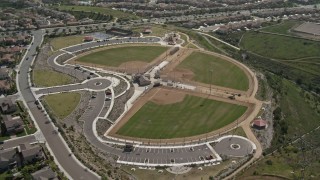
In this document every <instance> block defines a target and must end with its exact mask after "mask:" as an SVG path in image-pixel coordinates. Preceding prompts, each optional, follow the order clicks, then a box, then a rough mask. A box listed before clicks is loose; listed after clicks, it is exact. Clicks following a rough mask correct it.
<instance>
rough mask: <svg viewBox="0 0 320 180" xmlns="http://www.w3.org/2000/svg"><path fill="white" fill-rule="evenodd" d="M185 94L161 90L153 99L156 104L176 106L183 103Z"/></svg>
mask: <svg viewBox="0 0 320 180" xmlns="http://www.w3.org/2000/svg"><path fill="white" fill-rule="evenodd" d="M185 95H186V94H185V93H183V92H179V91H173V90H169V89H161V90H160V91H158V92H157V93H156V94H155V95H154V96H153V97H152V99H151V101H152V102H154V103H156V104H164V105H165V104H174V103H178V102H181V101H183V99H184V97H185Z"/></svg>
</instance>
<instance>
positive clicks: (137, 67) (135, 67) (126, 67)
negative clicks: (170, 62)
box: [66, 44, 171, 74]
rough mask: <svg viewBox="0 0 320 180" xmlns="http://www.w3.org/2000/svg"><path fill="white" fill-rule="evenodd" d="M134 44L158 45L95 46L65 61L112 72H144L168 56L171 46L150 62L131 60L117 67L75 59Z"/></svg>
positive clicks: (130, 45) (129, 45)
mask: <svg viewBox="0 0 320 180" xmlns="http://www.w3.org/2000/svg"><path fill="white" fill-rule="evenodd" d="M135 46H160V45H159V44H122V45H112V46H106V47H102V48H97V49H93V50H91V51H87V52H84V53H81V54H79V55H77V57H76V58H72V59H70V60H68V61H67V62H66V63H68V64H73V65H75V64H79V65H84V66H89V67H95V68H101V69H105V70H109V71H114V72H121V73H128V74H136V73H144V72H146V71H148V70H149V69H150V68H151V67H153V66H155V65H157V64H159V63H160V62H161V61H162V60H163V59H165V58H166V57H167V56H168V57H170V55H169V53H168V52H170V51H171V48H169V49H168V50H167V51H165V52H164V53H162V54H161V55H159V56H158V57H157V58H155V59H154V60H152V61H151V62H150V63H146V62H141V61H131V62H126V63H122V64H121V65H120V66H119V67H111V66H105V65H98V64H93V63H86V62H80V61H77V59H79V58H81V57H83V56H86V55H89V54H91V53H95V52H99V51H104V50H107V49H113V48H120V47H135Z"/></svg>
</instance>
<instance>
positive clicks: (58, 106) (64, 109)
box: [44, 92, 81, 119]
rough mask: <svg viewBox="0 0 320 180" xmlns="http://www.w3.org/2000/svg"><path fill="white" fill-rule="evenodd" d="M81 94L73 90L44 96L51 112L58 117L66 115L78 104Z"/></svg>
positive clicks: (61, 117)
mask: <svg viewBox="0 0 320 180" xmlns="http://www.w3.org/2000/svg"><path fill="white" fill-rule="evenodd" d="M80 98H81V95H80V94H79V93H75V92H68V93H60V94H51V95H48V96H45V97H44V100H45V101H46V103H47V104H48V105H49V107H50V109H51V110H52V111H53V113H54V114H55V115H56V116H57V117H58V118H59V119H63V118H65V117H67V116H68V115H69V114H71V113H72V111H73V110H74V109H75V108H76V107H77V106H78V104H79V102H80Z"/></svg>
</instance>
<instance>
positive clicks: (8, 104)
mask: <svg viewBox="0 0 320 180" xmlns="http://www.w3.org/2000/svg"><path fill="white" fill-rule="evenodd" d="M0 110H1V113H3V114H9V113H13V112H15V111H16V110H17V105H16V103H15V102H14V101H12V99H10V98H1V99H0Z"/></svg>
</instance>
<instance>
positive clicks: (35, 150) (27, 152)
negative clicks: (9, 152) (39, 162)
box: [21, 146, 42, 158]
mask: <svg viewBox="0 0 320 180" xmlns="http://www.w3.org/2000/svg"><path fill="white" fill-rule="evenodd" d="M41 152H42V149H41V147H40V146H33V147H30V148H27V149H24V150H22V151H21V153H22V156H23V157H24V158H27V157H32V156H35V155H37V154H39V153H41Z"/></svg>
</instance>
